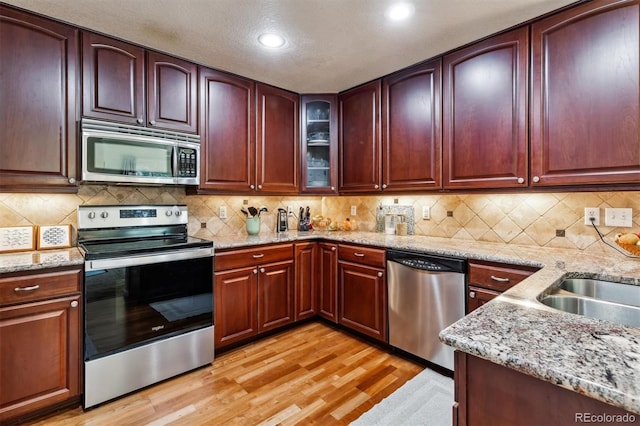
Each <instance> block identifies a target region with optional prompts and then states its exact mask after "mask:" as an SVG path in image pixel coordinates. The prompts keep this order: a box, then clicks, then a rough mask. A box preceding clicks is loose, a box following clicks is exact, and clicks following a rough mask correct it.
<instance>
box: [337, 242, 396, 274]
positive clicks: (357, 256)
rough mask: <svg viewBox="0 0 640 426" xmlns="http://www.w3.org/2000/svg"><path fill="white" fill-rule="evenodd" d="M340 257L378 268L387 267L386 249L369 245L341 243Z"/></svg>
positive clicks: (340, 258)
mask: <svg viewBox="0 0 640 426" xmlns="http://www.w3.org/2000/svg"><path fill="white" fill-rule="evenodd" d="M338 259H339V260H346V261H348V262H354V263H358V264H362V265H369V266H375V267H378V268H384V267H385V251H384V250H379V249H373V248H368V247H362V246H352V245H348V244H340V245H339V246H338Z"/></svg>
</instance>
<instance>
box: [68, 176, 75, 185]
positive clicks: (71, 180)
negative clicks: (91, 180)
mask: <svg viewBox="0 0 640 426" xmlns="http://www.w3.org/2000/svg"><path fill="white" fill-rule="evenodd" d="M69 183H70V184H71V185H73V184H74V183H76V178H72V177H70V178H69Z"/></svg>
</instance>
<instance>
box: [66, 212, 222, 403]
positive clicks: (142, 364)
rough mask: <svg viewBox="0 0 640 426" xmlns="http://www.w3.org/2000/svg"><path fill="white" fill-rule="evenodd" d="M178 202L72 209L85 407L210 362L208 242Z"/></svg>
mask: <svg viewBox="0 0 640 426" xmlns="http://www.w3.org/2000/svg"><path fill="white" fill-rule="evenodd" d="M187 223H188V213H187V207H186V206H185V205H136V206H131V205H129V206H125V205H120V206H80V207H78V245H79V247H80V248H81V249H82V250H83V251H84V255H85V275H84V294H83V296H84V408H88V407H92V406H94V405H97V404H100V403H102V402H104V401H108V400H110V399H113V398H116V397H118V396H121V395H124V394H126V393H129V392H132V391H134V390H136V389H140V388H142V387H145V386H148V385H150V384H153V383H156V382H158V381H161V380H164V379H167V378H169V377H172V376H175V375H177V374H180V373H183V372H186V371H189V370H192V369H194V368H197V367H200V366H203V365H206V364H208V363H211V362H212V361H213V358H214V335H213V333H214V324H213V243H212V242H211V241H206V240H202V239H199V238H193V237H189V236H188V235H187Z"/></svg>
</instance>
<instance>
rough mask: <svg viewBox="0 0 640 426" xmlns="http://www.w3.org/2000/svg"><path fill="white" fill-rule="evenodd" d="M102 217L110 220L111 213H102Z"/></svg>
mask: <svg viewBox="0 0 640 426" xmlns="http://www.w3.org/2000/svg"><path fill="white" fill-rule="evenodd" d="M100 217H101V218H103V219H106V218H108V217H109V213H107V212H102V213H100Z"/></svg>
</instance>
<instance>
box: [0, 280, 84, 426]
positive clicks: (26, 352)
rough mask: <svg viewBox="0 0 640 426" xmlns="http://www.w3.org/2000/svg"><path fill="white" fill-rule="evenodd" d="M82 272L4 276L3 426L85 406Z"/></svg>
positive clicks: (0, 309) (0, 337)
mask: <svg viewBox="0 0 640 426" xmlns="http://www.w3.org/2000/svg"><path fill="white" fill-rule="evenodd" d="M81 285H82V271H81V270H80V269H77V268H74V269H56V270H46V271H42V270H41V271H38V272H36V273H33V272H30V273H7V274H2V275H0V342H1V347H2V349H1V350H0V424H4V423H5V422H18V421H21V420H22V419H26V418H29V417H32V416H33V415H35V414H39V413H44V412H45V411H48V410H52V409H55V408H57V407H59V406H62V405H65V404H71V403H74V402H79V396H80V389H81V386H80V382H81V375H80V362H81V357H80V353H81V351H80V345H81V332H80V327H81V323H80V318H81V317H82V315H81V309H82V303H81Z"/></svg>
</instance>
